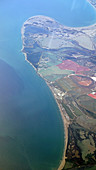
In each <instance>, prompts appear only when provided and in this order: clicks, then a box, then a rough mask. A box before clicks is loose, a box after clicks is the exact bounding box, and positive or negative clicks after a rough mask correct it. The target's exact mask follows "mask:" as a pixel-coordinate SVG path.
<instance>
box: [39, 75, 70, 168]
mask: <svg viewBox="0 0 96 170" xmlns="http://www.w3.org/2000/svg"><path fill="white" fill-rule="evenodd" d="M40 77H42V76H40ZM43 79H44V78H43ZM44 80H45V79H44ZM45 83H46V84H47V86H48V87H49V89H50V90H51V93H52V95H53V97H54V99H55V101H56V103H57V105H58V108H59V111H60V114H61V118H62V121H63V128H64V132H65V133H64V149H63V156H62V160H61V162H60V165H59V167H58V170H62V169H63V168H64V166H65V157H66V150H67V144H68V126H69V122H67V120H66V118H65V116H64V114H63V111H62V109H61V106H60V104H59V103H58V101H57V99H56V97H55V95H54V92H53V90H52V88H51V86H50V85H49V84H48V82H47V81H46V80H45Z"/></svg>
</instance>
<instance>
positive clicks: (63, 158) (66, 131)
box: [22, 47, 69, 170]
mask: <svg viewBox="0 0 96 170" xmlns="http://www.w3.org/2000/svg"><path fill="white" fill-rule="evenodd" d="M22 49H23V47H22ZM23 54H24V55H25V61H27V62H28V63H29V64H30V65H31V66H32V67H33V68H34V69H35V71H36V72H37V70H36V68H35V67H34V66H33V65H32V63H30V62H29V61H28V60H27V55H26V53H23ZM37 74H38V75H39V76H40V77H41V78H42V79H43V80H44V81H45V83H46V84H47V86H48V87H49V89H50V90H51V93H52V95H53V97H54V99H55V101H56V103H57V105H58V108H59V111H60V114H61V118H62V121H63V128H64V132H65V133H64V149H63V156H62V159H61V161H60V165H59V167H58V170H62V169H63V168H64V166H65V155H66V150H67V144H68V126H69V122H68V121H67V120H66V118H65V116H64V114H63V111H62V109H61V106H60V104H59V102H58V101H57V99H56V97H55V95H54V92H53V89H52V88H51V86H50V84H49V83H48V82H47V81H46V80H45V79H44V78H43V76H42V75H40V74H39V73H38V72H37Z"/></svg>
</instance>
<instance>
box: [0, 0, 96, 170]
mask: <svg viewBox="0 0 96 170" xmlns="http://www.w3.org/2000/svg"><path fill="white" fill-rule="evenodd" d="M82 6H83V8H82ZM80 11H81V12H80ZM89 11H90V12H89ZM77 14H78V15H77ZM85 14H86V15H85ZM33 15H46V16H50V17H53V18H55V19H56V20H58V21H59V22H61V23H63V24H65V25H68V26H85V25H90V24H93V23H94V22H95V20H96V11H95V10H94V9H93V8H92V6H90V5H89V3H88V2H87V1H86V0H78V3H77V1H76V0H65V1H64V0H53V1H51V0H49V1H47V2H46V1H45V0H40V1H39V0H35V1H33V0H27V1H26V0H1V1H0V169H2V170H17V169H18V170H22V169H23V170H38V169H39V170H40V169H41V170H45V169H46V170H51V169H52V170H53V169H57V167H58V166H59V163H60V160H61V158H62V154H63V148H64V140H63V139H64V131H63V122H62V119H61V116H60V112H59V109H58V107H57V104H56V102H55V100H54V98H53V96H52V94H51V92H50V90H49V88H48V87H47V85H46V84H45V82H44V80H42V79H41V78H40V77H39V76H38V75H37V74H36V72H35V70H34V69H33V68H32V66H31V65H29V64H28V63H27V62H26V61H25V58H24V55H23V54H22V53H21V48H22V41H21V27H22V24H23V23H24V21H25V20H26V19H28V18H29V17H31V16H33ZM72 16H73V17H72ZM74 16H75V18H74ZM76 16H77V17H76ZM82 16H83V17H82ZM87 16H88V17H87ZM71 17H72V19H71ZM78 17H79V19H78ZM82 19H83V20H82ZM84 19H85V20H84ZM82 21H83V22H82ZM85 21H86V22H85ZM81 22H82V23H81ZM85 23H86V24H85ZM84 24H85V25H84Z"/></svg>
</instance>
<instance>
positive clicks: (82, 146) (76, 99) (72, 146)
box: [22, 16, 96, 170]
mask: <svg viewBox="0 0 96 170" xmlns="http://www.w3.org/2000/svg"><path fill="white" fill-rule="evenodd" d="M22 41H23V49H22V52H23V53H24V54H25V58H26V60H27V61H28V62H29V63H30V64H31V65H32V66H33V67H34V69H35V70H36V71H37V73H38V74H39V75H40V76H41V77H42V78H43V79H44V80H45V81H46V83H47V85H48V86H49V88H50V89H51V91H52V93H53V95H54V98H55V99H56V102H57V104H58V107H59V109H60V112H61V116H62V120H63V122H64V131H65V137H64V140H65V148H64V154H63V158H62V161H61V162H60V166H59V167H58V169H60V170H61V169H72V168H73V169H74V168H80V167H84V168H90V167H92V166H95V165H96V24H94V25H92V26H89V27H82V28H80V27H79V28H71V27H66V26H64V25H62V24H60V23H58V22H57V21H55V20H54V19H52V18H49V17H46V16H33V17H31V18H29V19H28V20H27V21H25V23H24V25H23V27H22ZM65 160H66V161H65Z"/></svg>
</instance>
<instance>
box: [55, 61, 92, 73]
mask: <svg viewBox="0 0 96 170" xmlns="http://www.w3.org/2000/svg"><path fill="white" fill-rule="evenodd" d="M57 66H58V67H59V68H60V69H61V70H72V71H74V72H75V73H76V74H78V73H81V72H84V71H89V70H90V69H89V68H88V67H84V66H80V65H79V64H77V63H76V62H74V61H71V60H64V61H63V62H62V63H61V64H58V65H57Z"/></svg>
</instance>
